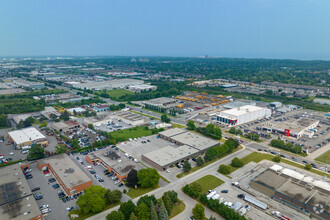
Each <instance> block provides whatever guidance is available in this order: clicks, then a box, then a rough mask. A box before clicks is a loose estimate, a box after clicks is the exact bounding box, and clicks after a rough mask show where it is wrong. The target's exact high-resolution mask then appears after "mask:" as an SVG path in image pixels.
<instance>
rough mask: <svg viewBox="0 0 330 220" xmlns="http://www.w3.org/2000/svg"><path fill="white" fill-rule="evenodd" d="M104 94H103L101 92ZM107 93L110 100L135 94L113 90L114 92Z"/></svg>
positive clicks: (122, 90) (124, 90) (108, 91)
mask: <svg viewBox="0 0 330 220" xmlns="http://www.w3.org/2000/svg"><path fill="white" fill-rule="evenodd" d="M99 93H103V92H99ZM106 93H107V94H108V95H109V96H110V98H113V99H118V98H119V97H121V96H123V95H133V94H134V92H132V91H129V90H126V89H113V90H107V91H106Z"/></svg>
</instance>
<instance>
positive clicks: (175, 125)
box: [172, 123, 186, 128]
mask: <svg viewBox="0 0 330 220" xmlns="http://www.w3.org/2000/svg"><path fill="white" fill-rule="evenodd" d="M185 127H186V126H184V125H180V124H175V123H172V128H185Z"/></svg>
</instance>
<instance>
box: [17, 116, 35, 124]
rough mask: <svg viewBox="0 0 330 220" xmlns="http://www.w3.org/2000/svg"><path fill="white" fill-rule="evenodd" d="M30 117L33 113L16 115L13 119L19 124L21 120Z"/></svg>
mask: <svg viewBox="0 0 330 220" xmlns="http://www.w3.org/2000/svg"><path fill="white" fill-rule="evenodd" d="M29 117H32V115H31V114H23V115H16V116H14V117H13V120H14V122H15V123H16V124H19V123H20V121H25V120H26V119H27V118H29Z"/></svg>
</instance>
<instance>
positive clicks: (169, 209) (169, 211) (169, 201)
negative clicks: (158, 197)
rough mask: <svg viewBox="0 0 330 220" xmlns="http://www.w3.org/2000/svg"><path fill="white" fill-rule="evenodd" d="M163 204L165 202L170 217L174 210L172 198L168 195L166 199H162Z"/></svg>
mask: <svg viewBox="0 0 330 220" xmlns="http://www.w3.org/2000/svg"><path fill="white" fill-rule="evenodd" d="M162 200H163V202H164V205H165V208H166V211H167V213H168V215H171V211H172V209H173V204H172V201H171V199H170V197H168V195H166V196H165V197H164V199H163V198H162Z"/></svg>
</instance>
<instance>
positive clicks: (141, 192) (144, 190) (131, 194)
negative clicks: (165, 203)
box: [126, 185, 159, 199]
mask: <svg viewBox="0 0 330 220" xmlns="http://www.w3.org/2000/svg"><path fill="white" fill-rule="evenodd" d="M157 188H159V185H157V186H155V187H150V188H137V189H135V188H130V189H129V191H128V192H127V193H126V194H127V195H128V196H129V197H131V198H132V199H134V198H136V197H139V196H142V195H144V194H146V193H148V192H150V191H153V190H155V189H157Z"/></svg>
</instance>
